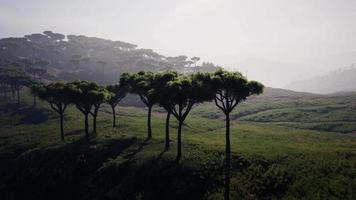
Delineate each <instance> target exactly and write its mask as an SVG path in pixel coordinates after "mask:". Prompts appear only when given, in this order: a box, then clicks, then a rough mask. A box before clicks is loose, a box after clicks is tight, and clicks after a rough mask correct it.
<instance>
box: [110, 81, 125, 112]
mask: <svg viewBox="0 0 356 200" xmlns="http://www.w3.org/2000/svg"><path fill="white" fill-rule="evenodd" d="M106 90H107V91H108V92H109V93H110V94H109V96H108V97H107V99H106V102H107V103H108V104H109V105H111V106H114V107H115V106H116V105H117V104H118V103H119V102H120V101H121V100H122V99H123V98H124V97H125V96H126V95H127V93H128V87H123V86H120V85H108V86H106Z"/></svg>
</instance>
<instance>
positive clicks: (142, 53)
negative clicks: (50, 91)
mask: <svg viewBox="0 0 356 200" xmlns="http://www.w3.org/2000/svg"><path fill="white" fill-rule="evenodd" d="M23 59H29V60H45V61H47V62H48V63H49V65H47V66H45V68H46V70H47V71H48V74H47V77H48V78H50V79H57V80H66V81H71V80H75V79H82V80H90V81H96V82H98V83H102V84H109V83H113V82H117V80H118V78H119V75H120V74H121V73H123V72H136V71H140V70H150V71H159V70H169V69H171V70H176V71H179V72H189V71H211V70H215V69H216V67H217V66H216V65H214V64H212V63H208V62H203V63H202V64H201V65H200V66H198V65H197V62H198V61H199V60H200V59H199V58H197V57H193V58H191V59H189V58H188V57H187V56H184V55H180V56H175V57H166V56H163V55H160V54H158V53H156V52H154V51H153V50H151V49H140V48H137V45H135V44H131V43H127V42H122V41H112V40H107V39H101V38H96V37H87V36H83V35H68V36H65V35H63V34H60V33H53V32H52V31H44V32H43V33H41V34H40V33H35V34H31V35H25V36H24V37H18V38H4V39H1V40H0V61H2V62H16V61H19V60H23ZM0 63H1V62H0Z"/></svg>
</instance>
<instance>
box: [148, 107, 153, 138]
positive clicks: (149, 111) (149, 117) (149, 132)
mask: <svg viewBox="0 0 356 200" xmlns="http://www.w3.org/2000/svg"><path fill="white" fill-rule="evenodd" d="M151 112H152V106H148V116H147V140H150V139H151V138H152V129H151Z"/></svg>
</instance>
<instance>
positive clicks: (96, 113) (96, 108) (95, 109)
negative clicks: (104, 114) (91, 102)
mask: <svg viewBox="0 0 356 200" xmlns="http://www.w3.org/2000/svg"><path fill="white" fill-rule="evenodd" d="M99 107H100V105H99V106H95V107H94V115H93V133H94V135H95V134H96V118H97V116H98V111H99Z"/></svg>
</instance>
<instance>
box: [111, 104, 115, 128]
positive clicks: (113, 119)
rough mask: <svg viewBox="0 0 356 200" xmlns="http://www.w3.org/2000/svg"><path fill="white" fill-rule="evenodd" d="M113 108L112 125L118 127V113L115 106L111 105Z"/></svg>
mask: <svg viewBox="0 0 356 200" xmlns="http://www.w3.org/2000/svg"><path fill="white" fill-rule="evenodd" d="M111 110H112V127H113V128H115V127H116V113H115V106H111Z"/></svg>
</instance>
